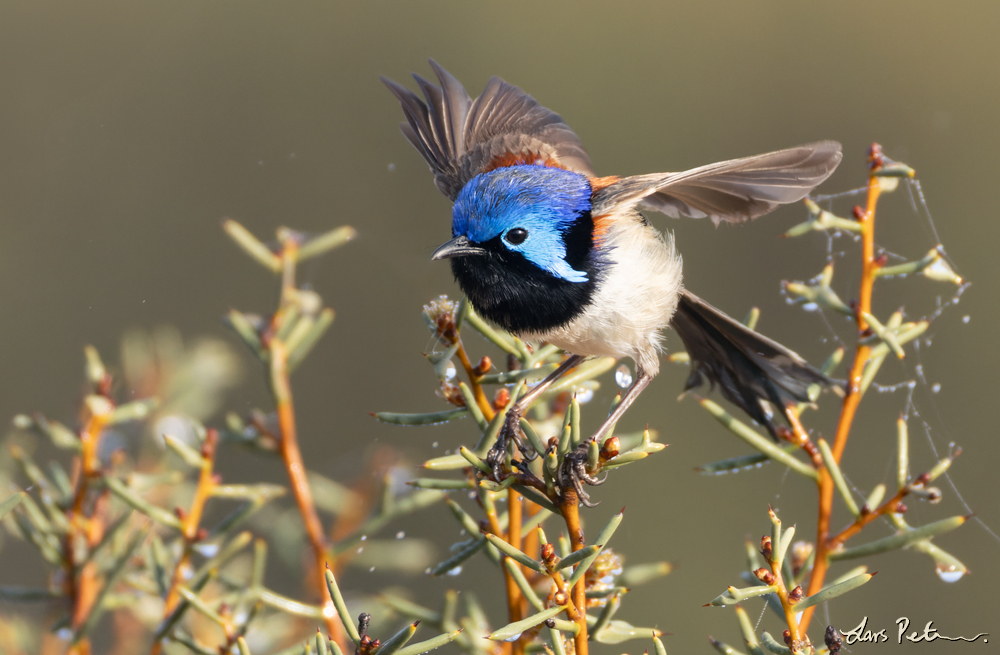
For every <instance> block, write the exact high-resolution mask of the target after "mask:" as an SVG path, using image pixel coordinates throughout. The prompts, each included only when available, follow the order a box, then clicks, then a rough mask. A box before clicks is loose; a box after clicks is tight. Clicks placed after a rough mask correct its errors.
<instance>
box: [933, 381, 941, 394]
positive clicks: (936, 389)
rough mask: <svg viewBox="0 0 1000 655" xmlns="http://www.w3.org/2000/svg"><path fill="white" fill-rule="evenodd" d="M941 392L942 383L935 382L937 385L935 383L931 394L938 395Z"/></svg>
mask: <svg viewBox="0 0 1000 655" xmlns="http://www.w3.org/2000/svg"><path fill="white" fill-rule="evenodd" d="M939 391H941V383H940V382H935V383H934V384H933V385H932V386H931V392H932V393H937V392H939Z"/></svg>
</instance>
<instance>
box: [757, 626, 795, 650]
mask: <svg viewBox="0 0 1000 655" xmlns="http://www.w3.org/2000/svg"><path fill="white" fill-rule="evenodd" d="M760 640H761V643H763V644H764V648H766V649H768V650H769V651H771V652H772V653H774V655H791V652H792V649H791V648H789V647H788V646H785V645H784V644H779V643H778V641H777V640H776V639H775V638H774V637H772V636H771V633H769V632H767V631H766V630H765V631H764V633H763V634H761V636H760Z"/></svg>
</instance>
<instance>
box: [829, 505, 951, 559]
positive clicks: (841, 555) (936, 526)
mask: <svg viewBox="0 0 1000 655" xmlns="http://www.w3.org/2000/svg"><path fill="white" fill-rule="evenodd" d="M967 520H969V517H967V516H953V517H951V518H948V519H943V520H941V521H936V522H934V523H930V524H928V525H925V526H922V527H919V528H913V529H911V530H906V531H903V532H900V533H898V534H894V535H892V536H891V537H884V538H882V539H876V540H875V541H872V542H869V543H867V544H863V545H861V546H855V547H854V548H846V549H844V550H840V551H837V552H835V553H831V554H830V560H831V561H834V560H844V559H854V558H855V557H866V556H868V555H876V554H878V553H884V552H887V551H890V550H896V549H899V548H905V547H907V546H910V545H912V544H914V543H916V542H918V541H921V540H923V539H930V538H931V537H936V536H938V535H941V534H944V533H945V532H951V531H952V530H954V529H955V528H957V527H959V526H961V525H962V524H963V523H965V522H966V521H967Z"/></svg>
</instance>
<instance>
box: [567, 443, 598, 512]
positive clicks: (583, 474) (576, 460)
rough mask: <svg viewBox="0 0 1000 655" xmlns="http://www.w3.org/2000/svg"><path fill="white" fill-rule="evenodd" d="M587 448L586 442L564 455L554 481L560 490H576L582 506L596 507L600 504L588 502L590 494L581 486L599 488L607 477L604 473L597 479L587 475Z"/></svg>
mask: <svg viewBox="0 0 1000 655" xmlns="http://www.w3.org/2000/svg"><path fill="white" fill-rule="evenodd" d="M587 447H588V442H587V441H585V442H583V443H581V444H580V445H579V446H577V447H576V448H575V449H573V450H571V451H570V452H568V453H566V457H564V458H563V463H562V466H561V467H560V468H559V476H558V478H557V480H556V481H557V482H558V483H559V486H560V487H561V488H562V489H567V488H569V487H570V486H572V487H573V488H574V489H576V495H577V497H578V498H579V499H580V503H581V504H583V505H584V506H586V507H597V506H598V505H599V504H600V502H596V503H592V502H590V494H588V493H587V492H586V491H584V488H583V485H584V483H586V484H588V485H590V486H592V487H597V486H600V485H602V484H604V482H605V481H606V480H607V479H608V475H607V473H605V474H604V477H603V478H597V477H595V476H593V475H590V474H589V473H587Z"/></svg>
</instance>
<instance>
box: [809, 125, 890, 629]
mask: <svg viewBox="0 0 1000 655" xmlns="http://www.w3.org/2000/svg"><path fill="white" fill-rule="evenodd" d="M880 151H881V149H880V147H879V146H878V145H877V144H873V145H872V148H871V150H870V151H869V164H870V165H871V171H872V172H871V174H870V175H869V177H868V197H867V203H866V206H865V209H864V210H862V209H860V208H855V217H856V218H857V220H858V223H860V224H861V264H862V269H861V289H860V292H859V294H858V306H857V309H856V310H855V313H856V316H857V323H858V338H859V343H858V346H857V350H856V351H855V354H854V363H853V364H852V365H851V372H850V375H849V376H848V378H847V393H846V395H845V396H844V403H843V405H842V407H841V411H840V421H839V422H838V423H837V434H836V437H835V438H834V442H833V447H832V448H831V451H832V453H833V457H834V459H835V460H836V461H837V462H840V459H841V457H842V456H843V454H844V448H845V447H846V446H847V438H848V437H849V436H850V434H851V426H852V425H853V423H854V416H855V414H856V412H857V409H858V404H859V403H860V402H861V376H862V374H863V373H864V370H865V366H866V365H867V364H868V361H869V358H870V356H871V348H870V347H869V346H867V345H865V344H862V343H860V338H861V337H862V336H864V333H865V332H866V331H867V330H868V329H869V326H868V322H867V321H866V320H865V318H864V315H865V314H871V309H872V288H873V287H874V284H875V274H876V273H877V272H878V269H879V268H880V266H881V265H880V264H879V262H878V261H877V260H876V259H875V208H876V205H877V204H878V198H879V195H880V193H881V191H882V186H881V183H880V181H879V178H878V176H877V175H876V174H875V173H876V172H877V170H878V157H879V154H878V153H879V152H880ZM819 473H820V477H819V482H818V486H819V515H818V519H817V521H816V556H815V559H814V563H813V569H812V573H811V574H810V576H809V588H808V589H807V591H806V593H807V595H809V596H811V595H813V594H815V593H817V592H818V591H819V590H820V589H822V588H823V582H824V580H825V579H826V573H827V570H828V569H829V566H830V563H829V561H828V559H827V558H828V556H829V554H830V552H831V550H833V548H835V547H836V546H837V545H839V543H840V542H838V541H837V539H836V538H834V539H831V538H830V516H831V515H832V513H833V496H834V485H833V479H832V478H831V477H830V474H829V472H828V471H827V470H826V468H825V467H824V468H822V469H820V472H819ZM861 527H863V526H859V527H858V529H859V530H860V528H861ZM852 534H853V533H852ZM848 536H850V535H848ZM814 611H815V607H811V608H809V609H807V610H805V612H804V613H803V615H802V620H801V621H800V623H799V626H800V628H801V630H802V631H803V632H805V631H806V629H807V628H808V627H809V621H810V620H811V619H812V616H813V612H814Z"/></svg>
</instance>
